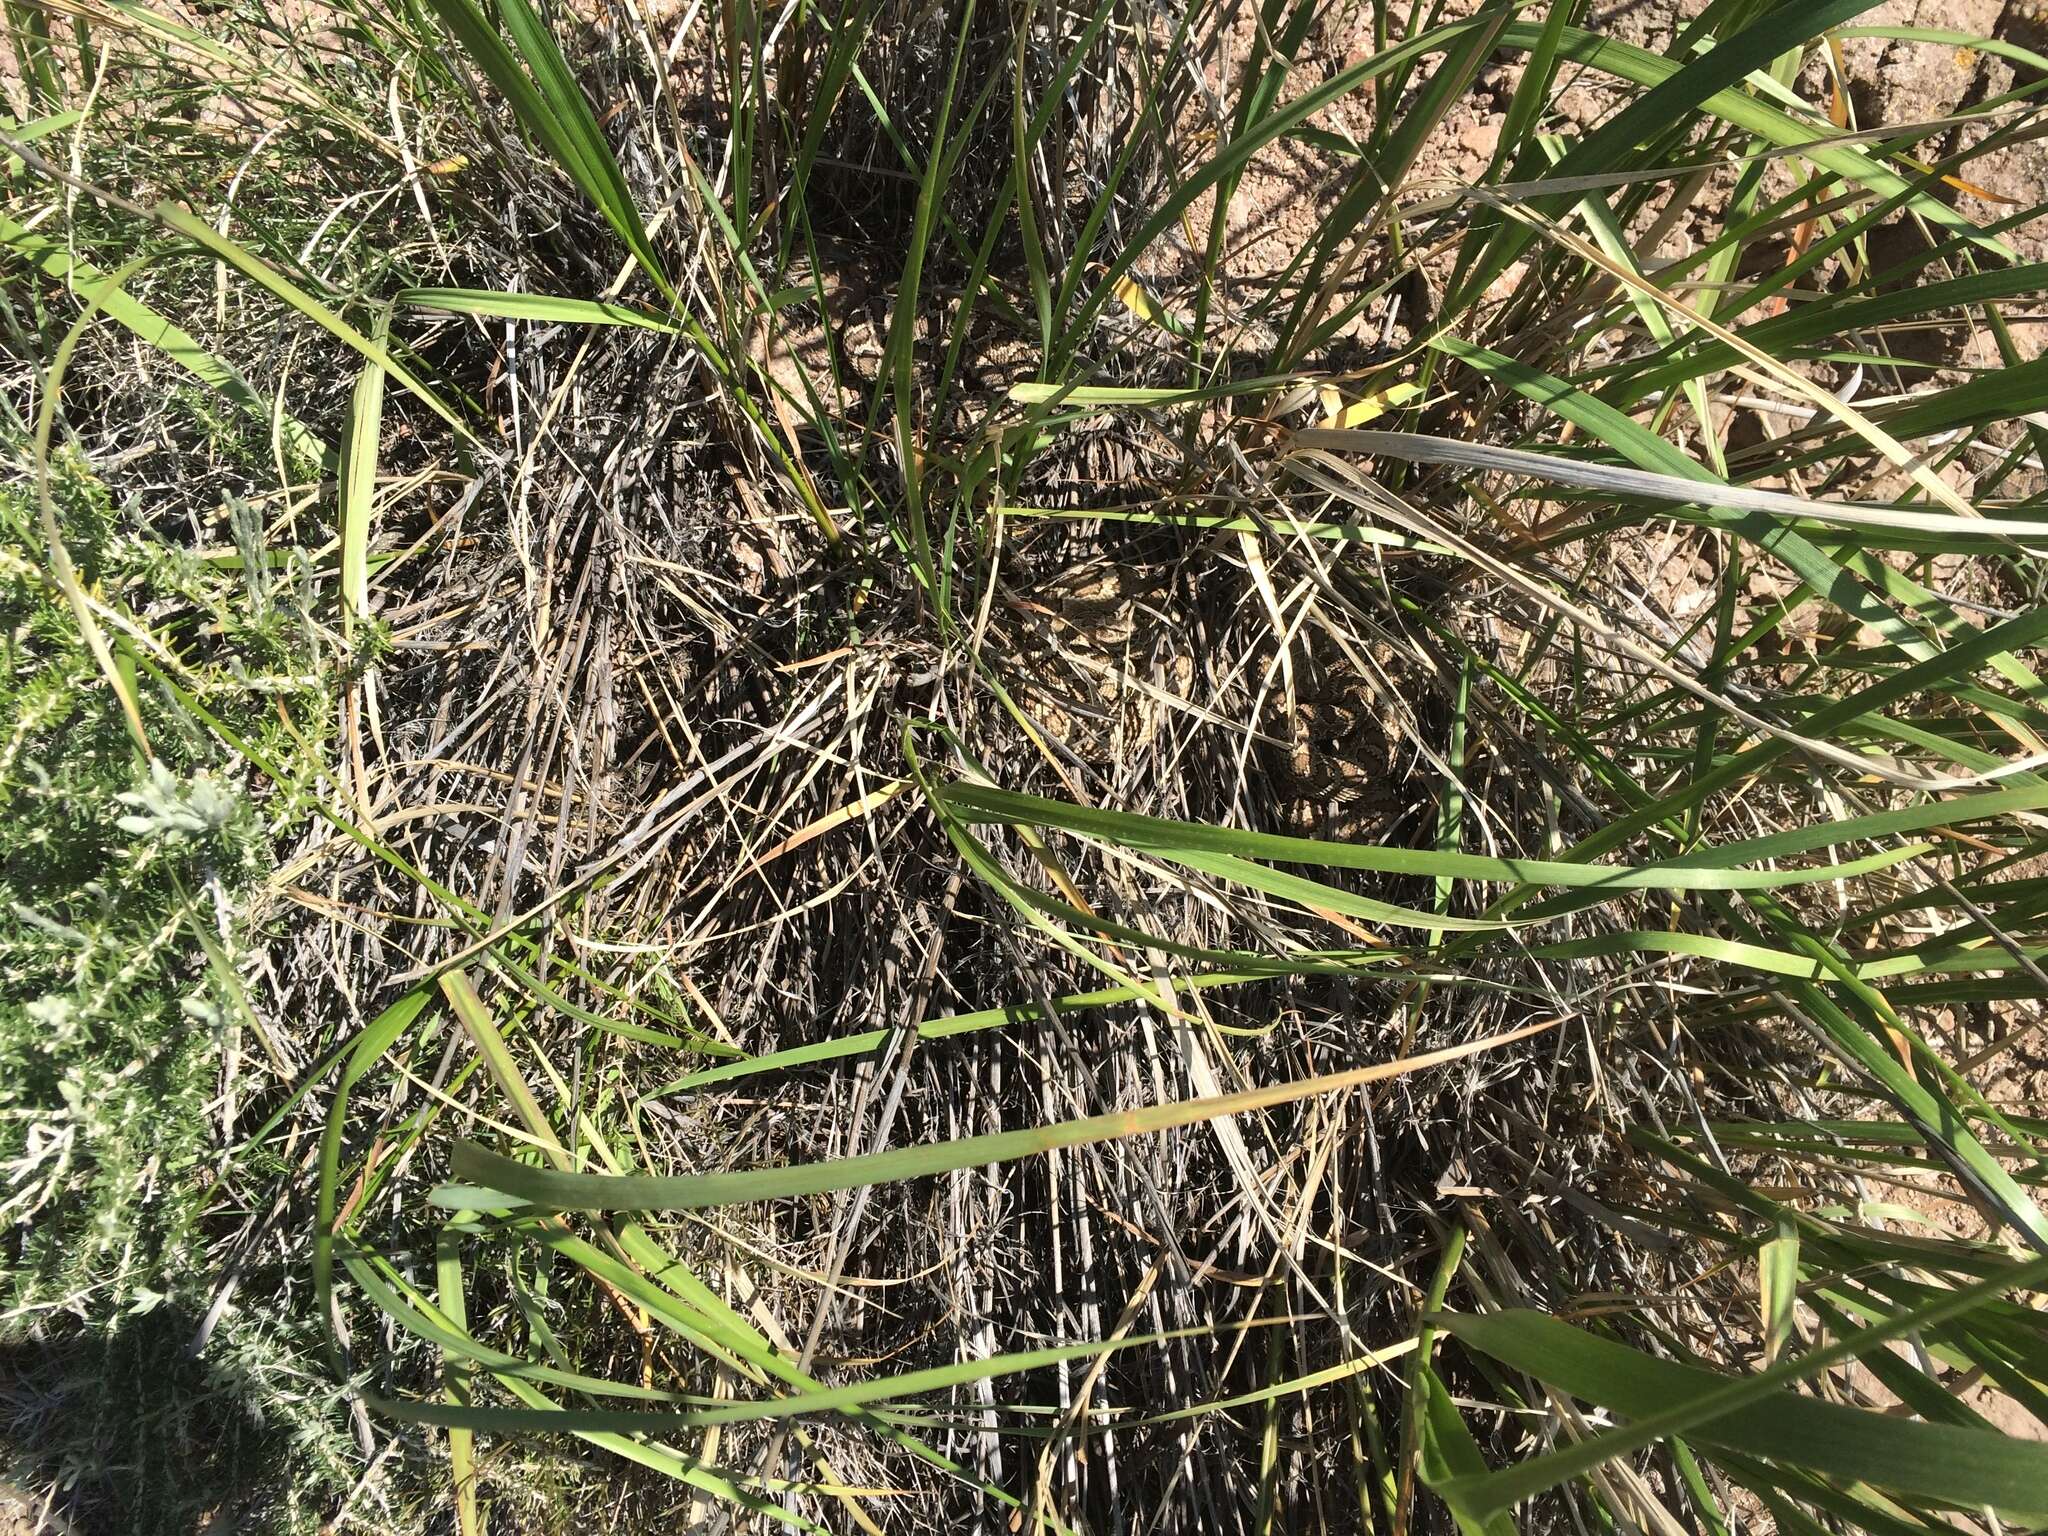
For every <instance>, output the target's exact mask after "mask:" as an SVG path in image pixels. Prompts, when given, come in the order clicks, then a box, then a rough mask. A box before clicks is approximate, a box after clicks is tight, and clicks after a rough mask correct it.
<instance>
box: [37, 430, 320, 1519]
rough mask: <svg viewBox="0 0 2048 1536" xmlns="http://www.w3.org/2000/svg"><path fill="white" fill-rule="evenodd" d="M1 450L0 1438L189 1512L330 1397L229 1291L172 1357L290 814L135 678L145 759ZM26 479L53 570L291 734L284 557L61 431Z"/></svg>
mask: <svg viewBox="0 0 2048 1536" xmlns="http://www.w3.org/2000/svg"><path fill="white" fill-rule="evenodd" d="M7 446H8V448H9V449H10V450H12V451H11V452H10V453H9V458H10V460H11V462H12V463H13V464H14V466H15V467H16V468H18V469H20V470H21V471H22V474H21V476H20V477H19V480H18V481H17V483H16V484H14V485H12V486H9V487H7V488H6V489H4V490H0V615H4V621H0V648H4V649H0V655H4V666H0V720H5V721H6V722H7V728H6V734H5V739H4V742H0V1181H4V1183H0V1213H4V1227H0V1234H4V1235H0V1354H4V1356H5V1357H6V1358H7V1360H8V1361H9V1362H10V1365H9V1369H8V1371H7V1373H6V1375H7V1378H8V1381H9V1383H10V1386H9V1388H8V1390H7V1392H6V1394H5V1398H4V1410H5V1414H6V1421H7V1429H6V1432H5V1438H6V1440H7V1442H8V1445H9V1448H10V1452H11V1453H12V1459H13V1460H15V1461H16V1462H17V1463H18V1465H17V1467H16V1469H15V1470H16V1473H17V1475H19V1476H22V1477H24V1478H28V1479H30V1480H33V1481H36V1482H44V1481H55V1482H57V1483H59V1484H60V1485H64V1486H68V1487H71V1488H73V1489H74V1490H76V1492H77V1494H78V1497H79V1498H80V1500H81V1507H82V1508H86V1509H92V1508H99V1509H102V1510H119V1511H120V1512H121V1513H122V1517H123V1518H124V1519H127V1520H129V1521H131V1522H133V1521H141V1522H142V1524H139V1525H132V1526H131V1527H130V1528H133V1529H145V1528H146V1529H163V1530H167V1531H168V1530H189V1529H191V1528H192V1521H193V1520H194V1518H196V1517H197V1516H198V1515H199V1514H200V1513H202V1512H203V1511H204V1510H205V1509H206V1508H211V1507H216V1506H217V1504H218V1501H219V1500H220V1498H221V1496H222V1495H223V1494H224V1493H228V1492H230V1491H232V1490H234V1489H237V1488H241V1487H245V1486H248V1485H249V1484H250V1483H251V1482H252V1481H259V1480H260V1481H265V1482H268V1481H269V1480H271V1479H272V1478H273V1477H274V1475H275V1474H276V1473H277V1472H278V1471H279V1470H280V1469H282V1468H284V1467H286V1466H289V1465H290V1464H291V1463H292V1461H293V1460H294V1459H295V1458H296V1457H298V1456H300V1455H312V1456H313V1457H314V1458H315V1459H316V1460H326V1461H329V1462H335V1458H334V1455H333V1450H332V1443H333V1441H334V1439H335V1437H336V1435H337V1434H338V1432H339V1431H338V1425H339V1418H338V1416H337V1415H334V1414H333V1413H332V1412H331V1409H332V1404H331V1403H326V1404H325V1405H324V1406H321V1405H315V1404H308V1403H305V1402H303V1401H302V1400H301V1398H300V1396H299V1392H300V1389H301V1386H302V1378H301V1377H299V1376H298V1374H297V1372H296V1369H295V1367H296V1365H298V1364H303V1357H302V1356H301V1353H300V1351H301V1349H302V1348H303V1341H302V1340H298V1339H297V1338H296V1336H295V1335H294V1333H293V1332H292V1330H291V1329H284V1330H282V1331H281V1330H280V1324H279V1320H278V1319H277V1318H276V1317H274V1316H271V1315H268V1314H265V1313H261V1312H259V1313H257V1314H254V1315H253V1316H251V1315H249V1314H245V1313H243V1312H241V1311H240V1310H239V1309H235V1308H229V1309H227V1312H226V1314H225V1317H224V1319H216V1320H215V1322H214V1324H213V1325H212V1328H211V1330H210V1331H211V1337H212V1343H211V1345H210V1347H209V1348H208V1350H207V1351H206V1352H205V1355H204V1357H203V1359H194V1358H192V1356H191V1355H190V1353H189V1345H190V1343H191V1341H192V1339H193V1338H194V1336H195V1331H196V1330H197V1329H198V1327H199V1326H200V1320H201V1319H202V1318H203V1317H204V1316H205V1315H206V1313H207V1309H208V1307H209V1304H210V1301H211V1299H212V1297H213V1295H214V1294H215V1288H216V1287H217V1286H219V1285H220V1284H221V1283H222V1281H223V1280H224V1279H225V1276H224V1275H223V1273H222V1268H221V1265H220V1264H219V1263H218V1262H217V1257H218V1255H217V1253H216V1252H215V1246H216V1244H217V1242H218V1240H219V1238H220V1236H221V1234H220V1232H218V1231H216V1230H214V1229H213V1228H214V1225H215V1224H216V1223H217V1221H218V1219H219V1216H220V1212H219V1200H218V1186H217V1182H216V1181H217V1177H218V1175H219V1174H220V1173H221V1171H222V1169H223V1167H224V1154H226V1153H227V1152H229V1151H233V1150H236V1149H234V1148H231V1147H229V1146H226V1145H224V1144H223V1141H222V1131H223V1120H224V1117H223V1115H222V1113H221V1110H220V1107H219V1104H218V1103H217V1102H216V1100H217V1097H218V1096H219V1095H220V1093H221V1088H222V1082H223V1077H224V1071H226V1070H230V1069H231V1063H230V1062H229V1057H230V1055H231V1054H232V1053H237V1052H254V1051H255V1050H256V1048H257V1047H256V1043H255V1041H254V1040H253V1039H251V1038H250V1037H249V1035H248V1033H247V1032H246V1031H245V1030H244V1029H243V1028H242V1025H243V1024H244V1023H246V1022H248V1021H247V1020H246V1017H245V1016H243V1014H242V1011H243V1010H246V1008H247V1006H248V1004H247V1002H246V1000H245V997H244V994H243V990H242V988H241V987H240V986H239V985H238V983H237V982H236V980H235V978H234V975H233V972H234V970H235V968H236V966H237V965H238V963H239V961H238V957H239V956H241V955H243V954H245V953H248V952H249V951H250V950H251V948H252V942H253V936H252V933H251V931H250V924H251V922H252V921H254V920H255V919H254V917H253V916H252V910H253V909H252V905H251V901H250V898H251V896H252V894H253V893H254V891H255V887H256V885H257V882H258V881H259V880H260V879H261V878H262V877H263V876H264V875H265V874H266V873H267V872H268V871H269V870H270V869H272V868H273V867H274V865H275V859H274V856H273V850H274V848H275V847H276V846H277V843H278V840H279V839H280V838H281V837H283V836H284V835H286V834H288V833H289V832H290V831H291V829H292V828H293V827H294V826H295V825H296V824H297V823H298V822H299V821H300V820H301V819H302V817H303V814H304V805H303V803H302V797H301V796H300V795H298V794H297V793H296V791H295V790H294V789H293V788H292V787H291V781H290V780H289V779H287V781H286V784H285V786H284V787H283V788H280V787H279V786H278V785H277V784H276V783H275V782H274V781H270V780H267V779H266V780H265V781H264V786H263V789H262V790H261V791H252V789H251V787H250V784H251V781H250V779H249V773H248V765H247V764H246V763H244V762H241V761H238V760H236V759H234V758H233V757H232V756H231V755H229V754H227V753H226V752H224V751H223V749H222V747H221V745H220V738H219V737H217V736H211V735H208V734H203V733H202V732H201V731H199V730H198V729H196V728H195V727H194V724H193V720H192V717H191V715H190V713H189V712H188V710H187V709H186V708H185V707H183V706H182V705H181V704H179V703H178V702H177V701H176V700H174V698H173V697H172V695H171V694H170V693H169V691H168V690H167V688H166V687H165V686H164V685H163V684H162V683H161V682H157V681H153V680H152V679H151V678H150V677H149V676H148V675H147V673H146V671H145V672H143V673H140V674H139V675H138V677H139V680H138V682H137V684H136V692H137V695H138V698H139V700H140V702H141V706H142V713H143V720H144V726H145V730H146V732H147V734H148V736H149V743H150V747H151V750H152V754H153V755H150V756H145V754H144V753H143V752H142V750H141V749H140V748H139V747H138V745H137V743H136V742H135V741H134V740H133V739H132V737H131V736H130V734H129V731H128V729H127V726H126V724H125V722H124V720H123V718H122V713H121V709H120V706H119V704H118V702H117V700H116V697H115V695H114V692H113V690H112V688H111V687H109V686H108V684H107V682H106V680H105V679H104V678H103V677H102V676H101V675H100V673H99V669H98V664H97V663H96V661H95V659H94V657H93V656H92V654H91V652H90V650H89V649H88V648H87V646H86V644H85V642H84V640H83V639H82V637H81V636H80V633H79V631H78V628H77V624H76V621H75V619H74V617H73V615H72V613H71V611H70V609H69V608H68V607H67V605H66V603H65V600H64V598H63V595H62V593H61V592H60V591H59V590H58V589H57V587H56V586H55V585H54V584H53V582H52V581H51V579H50V578H49V576H48V574H47V572H48V571H49V569H50V565H51V562H50V559H49V553H48V545H47V540H46V537H45V534H44V529H43V524H42V520H41V516H40V512H39V508H38V497H37V491H36V488H35V472H34V461H33V453H32V449H31V447H30V445H29V444H27V443H26V442H23V441H21V440H20V439H19V438H18V437H17V438H16V440H15V441H13V442H11V443H9V444H8V445H7ZM49 488H50V495H51V499H52V504H53V506H54V508H55V510H56V513H57V517H58V525H59V528H60V531H61V534H62V537H63V539H64V541H65V545H66V548H67V550H68V551H69V553H70V555H71V558H72V560H73V561H74V563H75V564H76V566H77V568H78V570H79V573H80V577H81V579H82V580H83V581H84V582H85V583H86V585H87V587H88V589H89V590H92V591H96V592H99V593H109V592H112V593H118V594H119V598H120V601H121V603H122V605H123V606H124V607H125V608H126V609H127V611H129V612H131V613H136V614H148V615H149V616H150V619H151V623H152V640H153V641H154V642H155V646H154V647H153V648H154V649H155V650H156V658H155V659H156V660H157V661H158V663H159V665H162V664H163V663H164V662H165V661H166V660H167V659H168V660H169V662H170V666H169V668H168V670H167V675H172V676H175V678H176V680H177V684H178V686H179V687H180V688H182V689H184V690H186V691H187V693H188V694H189V695H190V696H191V698H193V699H194V700H197V701H199V702H201V703H202V707H204V708H205V709H206V710H207V711H208V712H209V713H211V714H213V715H214V716H215V717H216V718H217V719H219V720H220V721H221V722H222V723H223V724H225V725H227V726H228V727H229V729H230V730H233V731H236V732H237V734H238V737H239V739H241V740H244V741H246V742H248V743H250V745H251V747H252V750H253V751H255V752H256V753H258V754H260V755H263V756H265V757H266V760H267V761H269V762H271V763H272V765H273V766H276V765H278V764H286V765H290V764H293V763H295V762H298V761H300V760H301V759H302V758H304V756H305V754H306V753H307V752H308V751H309V750H310V751H312V752H317V751H318V750H319V745H318V744H320V743H322V742H324V741H325V740H326V738H327V735H328V727H327V723H326V712H327V705H326V702H325V700H324V698H323V696H322V695H321V693H320V692H319V691H318V690H317V689H316V688H315V687H314V686H313V685H314V683H315V682H316V680H317V678H318V676H319V668H318V666H317V665H315V661H316V657H315V647H316V645H317V643H318V631H317V628H316V626H315V625H314V624H313V622H312V617H311V613H310V610H309V609H308V608H307V607H306V606H305V602H304V594H305V587H306V578H307V575H308V570H307V569H306V568H304V567H302V566H294V565H287V566H286V567H284V568H282V569H272V568H271V566H272V562H271V560H270V559H269V557H267V556H266V555H265V554H264V553H263V548H264V545H263V539H262V529H261V526H260V521H259V520H258V519H257V518H256V516H255V514H254V513H253V512H252V511H251V510H250V509H249V508H247V507H246V506H236V507H233V508H231V509H229V510H228V512H227V513H226V515H225V517H224V519H223V520H224V522H225V524H226V525H227V526H226V527H225V529H224V530H223V531H224V532H225V533H226V534H227V535H228V537H229V539H230V540H231V541H232V543H233V544H234V545H235V546H236V550H235V553H234V554H233V555H227V554H224V553H222V552H220V551H217V550H208V551H205V552H191V551H184V550H181V549H180V548H179V547H178V546H177V544H176V543H175V542H174V541H172V540H170V539H167V538H166V537H165V536H164V535H163V533H162V532H161V531H160V530H156V529H153V528H152V527H151V526H150V522H149V509H148V506H147V505H146V501H145V500H144V499H143V498H139V497H131V498H127V499H119V498H117V496H116V493H115V492H114V490H113V489H112V488H111V487H110V486H109V485H108V484H107V483H106V482H105V481H104V480H102V479H101V478H100V477H98V476H97V475H95V474H94V473H92V472H91V470H90V469H88V468H87V467H86V465H85V463H84V460H83V458H82V457H81V456H79V455H77V454H75V453H73V452H70V451H60V452H58V453H56V454H54V455H53V457H52V462H51V465H50V472H49ZM121 649H122V657H123V664H124V665H126V664H128V662H130V661H132V658H133V655H134V652H133V651H132V649H130V648H128V646H127V645H126V644H125V643H123V645H122V647H121ZM287 720H288V721H289V723H288V724H287ZM241 733H246V734H241ZM313 771H314V765H313V764H312V763H311V762H310V761H308V763H307V767H306V772H308V773H311V772H313ZM241 1075H242V1078H243V1080H244V1082H245V1083H254V1084H257V1085H259V1087H257V1088H255V1089H252V1088H250V1087H244V1088H243V1089H242V1097H243V1098H244V1099H245V1100H246V1099H249V1098H251V1097H252V1096H253V1097H257V1098H258V1099H259V1101H260V1098H261V1094H262V1092H264V1091H273V1090H269V1089H268V1087H267V1084H268V1079H265V1078H263V1077H261V1076H259V1075H258V1074H255V1073H252V1072H251V1071H250V1070H249V1069H248V1068H247V1067H243V1068H242V1074H241ZM251 1128H252V1127H251V1126H250V1124H249V1123H247V1120H246V1117H245V1119H244V1121H243V1123H241V1124H239V1125H236V1126H234V1127H233V1128H232V1134H233V1135H234V1136H235V1137H236V1138H238V1139H239V1138H242V1137H246V1136H247V1135H248V1133H249V1130H250V1129H251ZM248 1155H249V1154H246V1153H245V1154H244V1161H247V1157H248ZM258 1160H259V1161H260V1160H261V1159H260V1157H259V1158H258ZM209 1215H211V1216H212V1217H214V1218H215V1222H212V1223H210V1222H209ZM264 1283H265V1286H266V1287H274V1286H275V1285H277V1284H278V1283H279V1277H276V1276H269V1277H266V1279H265V1282H264ZM307 1323H308V1320H307V1319H303V1318H301V1319H298V1320H297V1322H296V1324H295V1325H294V1327H295V1328H296V1329H297V1330H298V1331H299V1332H303V1331H304V1329H305V1327H306V1325H307ZM86 1385H89V1386H90V1387H91V1390H89V1391H88V1390H82V1388H83V1387H84V1386H86ZM329 1395H330V1394H324V1393H323V1394H319V1396H320V1397H322V1398H325V1397H328V1396H329ZM295 1419H299V1420H303V1422H299V1423H296V1424H294V1423H293V1420H295ZM293 1448H296V1449H293ZM335 1465H337V1466H338V1465H339V1464H338V1462H335ZM319 1482H320V1480H319V1479H317V1478H316V1479H312V1480H310V1481H309V1482H307V1483H306V1484H305V1485H304V1486H308V1487H314V1486H319ZM264 1502H265V1503H266V1504H269V1502H270V1501H268V1500H265V1501H264ZM271 1513H273V1514H275V1515H278V1516H280V1517H284V1516H287V1515H289V1513H290V1511H289V1509H288V1508H287V1506H286V1505H275V1506H274V1507H272V1509H271ZM286 1523H287V1524H288V1523H289V1521H287V1522H286ZM280 1528H282V1527H280Z"/></svg>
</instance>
